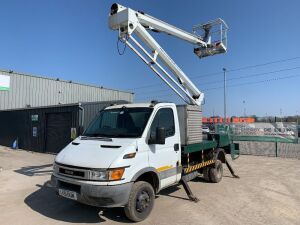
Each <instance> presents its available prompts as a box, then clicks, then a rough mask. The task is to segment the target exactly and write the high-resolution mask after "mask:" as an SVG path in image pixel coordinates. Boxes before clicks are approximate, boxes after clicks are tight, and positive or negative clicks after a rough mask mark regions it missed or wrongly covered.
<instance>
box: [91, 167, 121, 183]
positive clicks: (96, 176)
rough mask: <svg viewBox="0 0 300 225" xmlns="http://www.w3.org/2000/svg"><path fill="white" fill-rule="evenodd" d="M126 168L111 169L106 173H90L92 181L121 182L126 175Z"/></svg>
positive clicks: (92, 171) (95, 171)
mask: <svg viewBox="0 0 300 225" xmlns="http://www.w3.org/2000/svg"><path fill="white" fill-rule="evenodd" d="M124 171H125V168H117V169H110V170H106V171H97V170H90V171H89V179H90V180H102V181H105V180H106V181H115V180H121V179H122V176H123V174H124Z"/></svg>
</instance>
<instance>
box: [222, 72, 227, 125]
mask: <svg viewBox="0 0 300 225" xmlns="http://www.w3.org/2000/svg"><path fill="white" fill-rule="evenodd" d="M223 72H224V121H225V123H226V121H227V120H226V68H223Z"/></svg>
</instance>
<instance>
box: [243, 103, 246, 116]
mask: <svg viewBox="0 0 300 225" xmlns="http://www.w3.org/2000/svg"><path fill="white" fill-rule="evenodd" d="M245 103H246V101H245V100H244V101H243V105H244V117H245V118H246V106H245Z"/></svg>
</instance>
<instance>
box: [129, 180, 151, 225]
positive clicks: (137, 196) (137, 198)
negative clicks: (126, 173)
mask: <svg viewBox="0 0 300 225" xmlns="http://www.w3.org/2000/svg"><path fill="white" fill-rule="evenodd" d="M154 199H155V195H154V190H153V187H152V185H151V184H149V183H148V182H145V181H138V182H136V183H134V184H133V186H132V189H131V192H130V195H129V200H128V204H127V205H126V206H125V208H124V211H125V215H126V217H127V218H128V219H130V220H132V221H134V222H139V221H142V220H144V219H146V218H147V217H148V216H149V215H150V213H151V211H152V209H153V206H154Z"/></svg>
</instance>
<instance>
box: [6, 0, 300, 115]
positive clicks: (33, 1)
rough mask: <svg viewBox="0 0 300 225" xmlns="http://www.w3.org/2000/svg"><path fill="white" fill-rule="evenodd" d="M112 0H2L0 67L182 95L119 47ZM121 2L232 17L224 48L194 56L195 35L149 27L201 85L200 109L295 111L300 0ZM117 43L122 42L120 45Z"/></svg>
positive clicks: (194, 20) (152, 95)
mask: <svg viewBox="0 0 300 225" xmlns="http://www.w3.org/2000/svg"><path fill="white" fill-rule="evenodd" d="M112 3H114V1H109V0H51V1H50V0H48V1H46V0H44V1H40V0H26V1H23V0H1V1H0V8H1V14H0V28H1V41H0V49H1V54H0V69H5V70H13V71H16V72H23V73H29V74H34V75H41V76H45V77H52V78H60V79H64V80H72V81H76V82H80V83H86V84H93V85H96V86H103V87H107V88H114V89H121V90H130V91H132V92H134V93H135V101H136V102H141V101H149V100H151V99H157V100H161V101H174V102H176V103H182V102H181V101H180V99H179V97H177V96H176V95H175V94H173V93H172V91H170V90H169V88H168V87H167V86H166V85H165V84H164V83H162V81H160V80H159V79H158V78H157V77H156V75H155V74H153V72H152V71H151V70H150V69H149V68H148V67H147V66H146V65H145V64H143V62H142V61H141V60H140V59H139V58H138V57H137V56H136V55H135V54H134V53H133V52H131V51H130V49H126V51H125V54H124V55H122V56H120V55H119V54H118V51H117V37H118V33H117V32H115V31H112V30H110V29H109V28H108V14H109V11H110V6H111V5H112ZM118 3H120V4H122V5H124V6H127V7H130V8H132V9H135V10H141V11H144V12H146V13H147V14H150V15H152V16H154V17H156V18H159V19H161V20H164V21H166V22H168V23H170V24H173V25H175V26H177V27H180V28H182V29H185V30H186V31H191V30H192V26H193V25H195V24H199V23H204V22H207V21H209V20H211V19H215V18H219V17H220V18H222V19H224V20H225V21H226V23H227V24H228V26H229V30H228V52H227V53H226V54H221V55H216V56H212V57H206V58H204V59H199V58H197V57H196V55H195V54H194V53H193V47H194V46H193V45H191V44H189V43H187V42H184V41H181V40H178V39H176V38H173V37H170V36H167V35H164V34H153V36H154V37H155V39H156V40H157V41H158V42H159V43H160V45H161V46H162V47H163V48H164V49H165V51H166V52H167V53H168V54H169V55H170V56H171V57H172V58H173V60H174V61H175V62H176V63H177V65H178V66H179V67H180V68H181V69H182V70H183V71H184V72H185V73H186V75H187V76H188V77H189V78H190V79H191V80H192V81H193V82H194V83H195V84H196V86H197V87H198V88H199V89H200V90H202V91H203V92H204V93H205V104H204V105H203V113H204V115H206V116H212V115H220V116H222V115H223V73H222V69H223V68H226V69H227V71H228V73H227V115H230V116H242V115H244V114H246V115H258V116H266V115H268V116H270V115H274V116H275V115H276V116H280V115H282V116H287V115H295V114H296V113H300V101H299V97H298V93H299V87H300V51H299V50H300V45H299V40H300V28H299V21H300V13H299V8H300V1H297V0H286V1H283V0H281V1H279V0H265V1H259V0H251V1H239V0H227V1H223V0H214V1H197V0H190V1H180V0H173V1H167V0H165V1H161V0H139V1H132V0H131V1H122V0H120V1H119V2H118ZM120 47H121V48H122V47H123V46H122V45H121V46H120Z"/></svg>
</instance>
